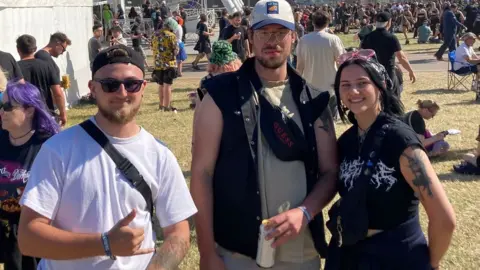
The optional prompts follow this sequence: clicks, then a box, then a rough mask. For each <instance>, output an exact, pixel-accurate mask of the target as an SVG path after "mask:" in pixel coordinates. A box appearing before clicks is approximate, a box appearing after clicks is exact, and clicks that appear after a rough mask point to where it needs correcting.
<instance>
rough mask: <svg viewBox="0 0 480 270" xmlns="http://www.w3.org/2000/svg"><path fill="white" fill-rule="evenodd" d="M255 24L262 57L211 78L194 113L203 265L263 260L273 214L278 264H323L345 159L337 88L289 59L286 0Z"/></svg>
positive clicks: (204, 269)
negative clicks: (327, 220)
mask: <svg viewBox="0 0 480 270" xmlns="http://www.w3.org/2000/svg"><path fill="white" fill-rule="evenodd" d="M251 25H252V26H251V28H250V29H249V31H248V32H249V33H248V34H249V37H248V40H249V41H250V42H251V43H252V45H253V51H254V53H255V57H254V58H250V59H248V60H247V61H245V63H244V64H243V65H242V67H241V68H240V69H239V70H238V71H236V72H233V73H225V74H221V75H217V76H215V77H213V78H211V79H209V80H207V81H206V83H205V88H206V90H207V92H208V95H206V96H205V98H204V99H203V101H202V103H201V105H200V107H199V108H198V111H197V117H196V120H195V123H194V135H193V161H192V180H191V186H190V189H191V193H192V196H193V198H194V200H195V204H196V206H197V207H198V210H199V211H198V214H197V216H196V218H195V224H196V230H197V237H198V247H199V251H200V269H201V270H222V269H229V270H230V269H233V270H236V269H239V270H240V269H242V270H245V269H258V266H257V264H256V261H255V258H256V255H257V241H258V233H259V227H260V224H261V223H262V220H268V225H267V227H268V228H267V229H268V230H269V231H270V230H271V233H270V234H269V235H268V236H267V239H274V242H273V247H275V248H276V255H275V258H274V260H275V264H274V266H273V268H272V269H275V270H286V269H302V270H303V269H306V270H310V269H312V270H318V269H319V268H320V259H319V256H318V255H319V254H320V255H321V256H323V257H324V256H325V247H326V242H325V235H324V229H323V228H324V225H323V218H322V214H321V212H322V209H323V207H325V206H326V205H327V204H328V202H330V200H331V199H332V198H333V196H334V194H335V180H336V177H337V169H338V168H337V167H338V164H337V157H336V146H335V145H336V140H335V131H334V125H333V121H332V117H331V115H330V112H329V110H328V106H327V105H328V101H329V94H328V91H323V92H322V91H319V90H318V89H314V88H312V87H311V86H309V85H307V83H306V82H305V80H304V79H302V78H301V77H300V76H299V75H298V74H297V73H296V72H295V71H294V70H293V69H292V68H291V67H290V66H288V65H287V57H288V55H289V54H290V52H291V48H292V44H293V42H294V41H295V38H296V36H295V22H294V18H293V13H292V10H291V7H290V5H289V4H288V2H286V1H284V0H261V1H259V2H258V3H257V4H256V5H255V8H254V10H253V16H252V24H251Z"/></svg>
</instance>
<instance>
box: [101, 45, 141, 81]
mask: <svg viewBox="0 0 480 270" xmlns="http://www.w3.org/2000/svg"><path fill="white" fill-rule="evenodd" d="M116 63H124V64H131V65H135V66H137V67H138V68H139V69H141V70H142V72H143V75H145V67H144V63H145V61H144V59H143V57H142V55H140V54H139V53H138V52H136V51H134V50H133V49H132V48H129V47H127V46H125V45H115V46H111V47H109V48H107V49H105V50H103V51H100V53H98V54H97V56H96V57H95V59H94V60H93V64H92V77H93V76H94V75H95V72H97V71H98V70H99V69H101V68H102V67H104V66H106V65H110V64H116Z"/></svg>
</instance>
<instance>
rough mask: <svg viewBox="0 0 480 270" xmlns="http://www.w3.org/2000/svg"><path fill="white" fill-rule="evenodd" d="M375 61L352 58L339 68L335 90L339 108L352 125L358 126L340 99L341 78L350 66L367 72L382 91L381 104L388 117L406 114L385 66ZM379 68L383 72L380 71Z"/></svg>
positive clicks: (342, 117) (343, 119)
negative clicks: (356, 66) (394, 91)
mask: <svg viewBox="0 0 480 270" xmlns="http://www.w3.org/2000/svg"><path fill="white" fill-rule="evenodd" d="M373 61H375V60H364V59H360V58H352V59H349V60H347V61H345V62H344V63H342V65H340V67H339V68H338V71H337V74H336V76H335V83H334V85H333V88H334V89H335V96H336V97H337V108H338V113H339V115H340V118H341V119H342V121H343V122H346V120H347V119H348V121H350V122H351V123H352V124H356V123H357V121H356V120H355V116H354V115H353V113H352V112H351V111H349V110H348V109H347V108H346V107H344V106H342V102H341V99H340V78H341V76H342V71H343V69H344V68H345V67H348V66H350V65H358V66H360V67H361V68H363V69H364V70H365V72H366V73H367V74H368V77H370V80H371V81H372V82H373V84H374V85H375V86H376V87H377V88H378V90H380V102H381V106H382V111H383V112H384V113H386V114H388V115H391V116H394V117H399V116H401V115H403V113H404V107H403V104H402V102H401V101H400V99H398V98H397V96H396V95H394V94H393V89H392V83H391V81H390V79H389V78H388V75H387V74H386V72H385V70H384V68H383V66H381V65H380V64H379V63H378V62H373ZM379 67H380V68H381V69H382V70H379Z"/></svg>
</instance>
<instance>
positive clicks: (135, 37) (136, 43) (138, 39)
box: [130, 17, 148, 68]
mask: <svg viewBox="0 0 480 270" xmlns="http://www.w3.org/2000/svg"><path fill="white" fill-rule="evenodd" d="M140 24H142V18H141V17H136V18H135V22H134V23H133V26H132V28H131V29H130V30H131V34H130V37H131V38H132V47H133V49H134V50H135V51H136V52H138V53H140V55H141V56H142V57H143V59H144V60H145V63H144V65H145V66H146V67H147V68H148V63H147V55H146V54H145V51H144V50H143V48H142V46H141V44H142V38H143V33H142V32H141V31H140Z"/></svg>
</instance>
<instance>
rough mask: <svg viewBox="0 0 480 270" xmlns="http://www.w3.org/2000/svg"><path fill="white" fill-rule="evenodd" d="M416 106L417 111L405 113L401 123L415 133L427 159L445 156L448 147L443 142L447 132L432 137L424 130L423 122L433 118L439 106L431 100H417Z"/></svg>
mask: <svg viewBox="0 0 480 270" xmlns="http://www.w3.org/2000/svg"><path fill="white" fill-rule="evenodd" d="M417 105H418V110H415V111H411V112H408V113H406V114H405V116H404V117H403V121H404V122H405V123H406V124H407V125H409V126H410V127H412V129H413V131H415V133H417V136H418V138H419V139H420V141H421V142H422V144H423V147H425V149H426V150H427V153H428V156H429V157H438V156H441V155H444V154H446V153H447V152H448V149H450V145H449V144H448V143H447V142H446V141H445V136H447V135H448V132H447V131H442V132H439V133H437V134H435V135H433V134H432V133H431V132H430V131H429V130H428V129H427V128H426V125H425V120H424V119H426V120H429V119H432V118H433V117H435V115H436V114H437V113H438V111H439V110H440V106H438V104H437V103H435V102H433V101H432V100H418V101H417Z"/></svg>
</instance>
